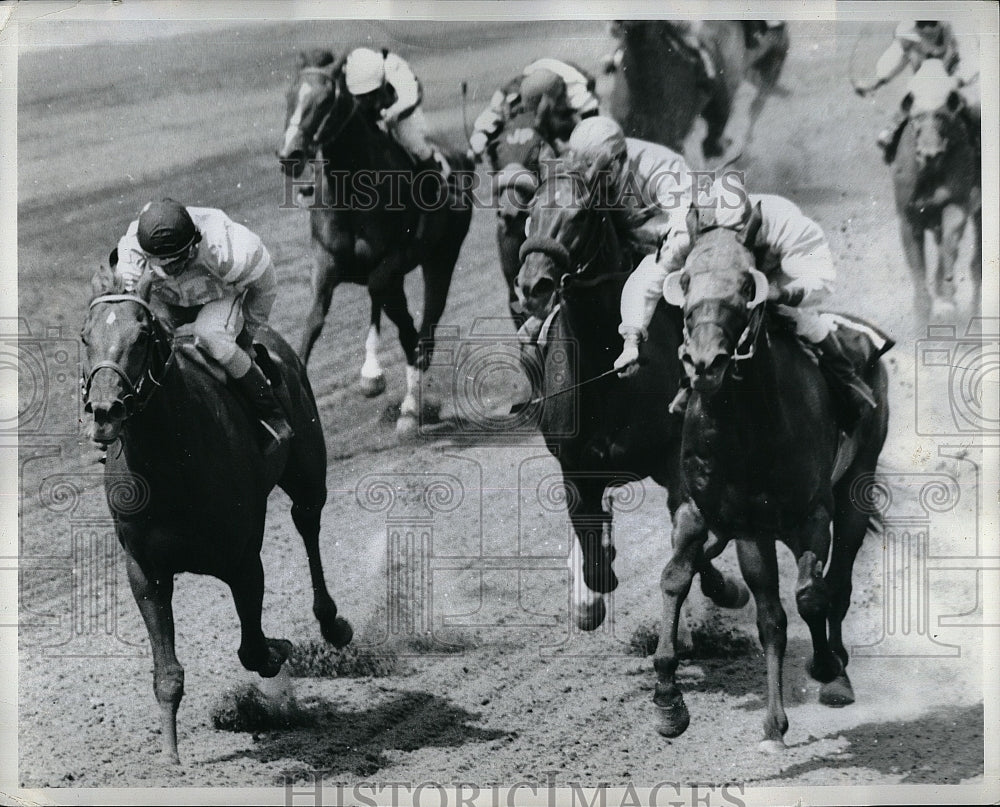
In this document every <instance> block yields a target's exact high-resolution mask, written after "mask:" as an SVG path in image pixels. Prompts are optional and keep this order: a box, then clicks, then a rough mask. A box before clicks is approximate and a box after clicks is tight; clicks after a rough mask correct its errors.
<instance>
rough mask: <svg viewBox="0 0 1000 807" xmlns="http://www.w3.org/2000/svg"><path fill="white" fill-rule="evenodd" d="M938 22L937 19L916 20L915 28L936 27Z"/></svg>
mask: <svg viewBox="0 0 1000 807" xmlns="http://www.w3.org/2000/svg"><path fill="white" fill-rule="evenodd" d="M940 24H941V23H940V22H939V21H938V20H917V28H937V27H938V26H939V25H940Z"/></svg>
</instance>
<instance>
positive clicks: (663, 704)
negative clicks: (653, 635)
mask: <svg viewBox="0 0 1000 807" xmlns="http://www.w3.org/2000/svg"><path fill="white" fill-rule="evenodd" d="M673 522H674V527H673V544H674V552H673V555H671V557H670V560H669V561H668V562H667V565H666V566H664V567H663V573H662V574H661V575H660V591H661V592H662V594H663V617H662V619H661V620H660V639H659V642H658V643H657V645H656V653H655V654H654V655H653V668H654V669H655V670H656V676H657V683H656V691H655V692H654V693H653V703H654V705H655V706H656V709H657V715H658V725H657V731H659V732H660V734H662V735H664V736H665V737H679V736H680V735H681V734H683V733H684V732H685V730H687V727H688V724H689V723H690V722H691V716H690V715H689V714H688V710H687V706H686V705H685V704H684V696H683V694H681V691H680V689H679V688H678V686H677V683H676V680H675V673H676V672H677V665H678V664H679V663H680V654H679V653H678V652H677V629H678V625H679V622H680V614H681V606H683V605H684V600H685V598H686V597H687V595H688V592H689V591H690V590H691V580H692V579H693V578H694V573H695V570H696V567H697V564H698V558H699V555H700V554H701V551H702V546H703V545H704V543H705V541H706V540H707V538H708V529H707V528H706V527H705V521H704V519H702V517H701V513H700V512H699V511H698V508H697V507H696V506H695V505H694V503H693V502H685V503H683V504H682V505H681V506H680V507H678V508H677V512H676V513H674V518H673Z"/></svg>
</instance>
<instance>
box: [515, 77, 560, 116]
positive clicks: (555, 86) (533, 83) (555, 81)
mask: <svg viewBox="0 0 1000 807" xmlns="http://www.w3.org/2000/svg"><path fill="white" fill-rule="evenodd" d="M520 95H521V103H522V105H523V106H524V108H525V109H529V110H535V109H538V104H539V103H540V102H541V100H542V98H550V99H551V100H553V101H556V102H558V101H559V100H560V99H565V97H566V82H565V81H563V80H562V78H561V77H559V76H558V75H556V74H555V73H553V72H552V71H551V70H546V69H545V68H539V69H538V70H535V71H533V72H531V73H528V75H526V76H525V77H524V78H523V79H522V80H521V89H520Z"/></svg>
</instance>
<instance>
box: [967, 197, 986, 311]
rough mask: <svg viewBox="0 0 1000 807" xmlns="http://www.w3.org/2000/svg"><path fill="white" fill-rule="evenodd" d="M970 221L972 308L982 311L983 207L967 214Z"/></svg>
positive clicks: (978, 207)
mask: <svg viewBox="0 0 1000 807" xmlns="http://www.w3.org/2000/svg"><path fill="white" fill-rule="evenodd" d="M969 219H970V220H971V222H972V255H971V256H970V258H969V277H970V278H971V280H972V310H973V313H977V314H978V313H982V306H983V300H982V294H983V208H982V205H979V206H977V207H976V209H975V210H973V211H972V214H971V215H970V216H969Z"/></svg>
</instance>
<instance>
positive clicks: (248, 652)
mask: <svg viewBox="0 0 1000 807" xmlns="http://www.w3.org/2000/svg"><path fill="white" fill-rule="evenodd" d="M226 582H227V583H229V589H230V591H232V592H233V603H234V604H235V605H236V613H237V615H238V616H239V618H240V649H239V651H238V652H237V655H238V656H239V659H240V663H241V664H242V665H243V666H244V667H245V668H246V669H248V670H250V671H251V672H255V673H257V674H258V675H260V677H261V678H273V677H274V676H275V675H277V674H278V671H279V670H280V669H281V665H282V664H284V662H285V659H286V658H288V653H289V651H290V650H291V645H290V644H289V643H288V642H284V641H276V640H268V639H267V637H265V636H264V631H263V630H262V628H261V625H260V619H261V610H262V606H263V602H264V567H263V566H262V565H261V562H260V555H259V554H254V555H253V556H252V557H250V558H248V559H246V560H244V562H243V563H242V564H240V565H239V566H238V567H237V568H236V569H235V570H234V572H233V575H232V578H231V579H229V580H227V581H226Z"/></svg>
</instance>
